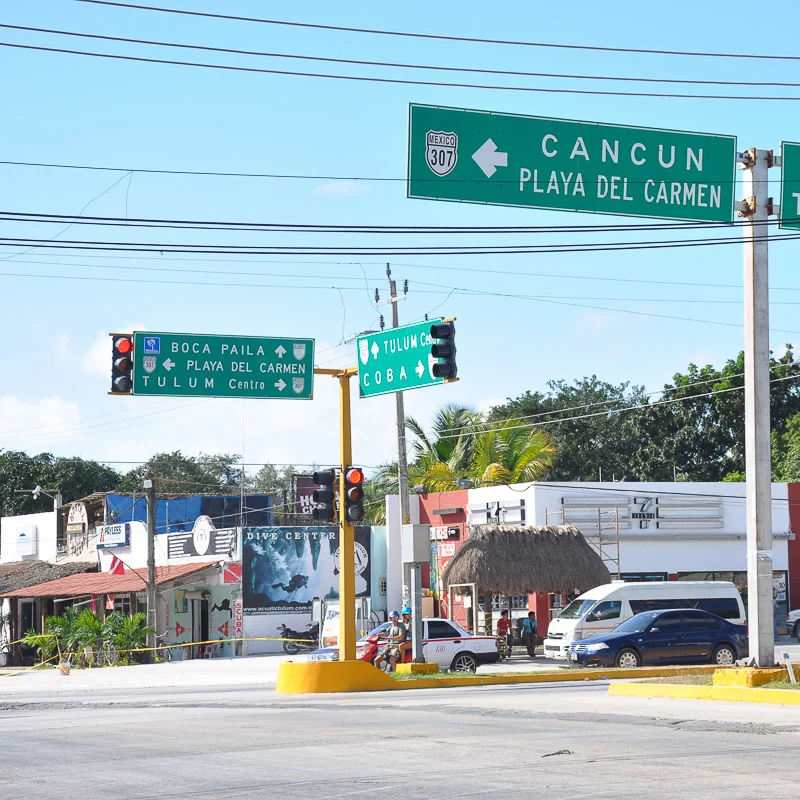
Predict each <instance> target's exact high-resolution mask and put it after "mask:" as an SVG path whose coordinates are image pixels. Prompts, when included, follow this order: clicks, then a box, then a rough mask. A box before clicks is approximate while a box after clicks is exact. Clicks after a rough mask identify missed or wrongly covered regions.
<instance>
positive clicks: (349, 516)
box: [344, 467, 364, 522]
mask: <svg viewBox="0 0 800 800" xmlns="http://www.w3.org/2000/svg"><path fill="white" fill-rule="evenodd" d="M344 518H345V519H346V520H347V521H348V522H361V520H362V519H364V470H362V469H359V468H358V467H347V469H346V470H345V472H344Z"/></svg>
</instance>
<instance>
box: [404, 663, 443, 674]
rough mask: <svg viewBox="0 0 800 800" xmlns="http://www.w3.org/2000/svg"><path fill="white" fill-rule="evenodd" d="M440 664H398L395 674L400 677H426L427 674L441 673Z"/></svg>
mask: <svg viewBox="0 0 800 800" xmlns="http://www.w3.org/2000/svg"><path fill="white" fill-rule="evenodd" d="M440 670H441V667H440V666H439V665H438V664H398V665H397V666H396V667H395V672H396V673H397V674H398V675H424V674H425V673H426V672H439V671H440Z"/></svg>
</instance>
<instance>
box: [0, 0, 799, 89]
mask: <svg viewBox="0 0 800 800" xmlns="http://www.w3.org/2000/svg"><path fill="white" fill-rule="evenodd" d="M77 1H78V2H90V1H92V2H93V0H77ZM0 47H11V48H15V49H18V50H34V51H38V52H42V53H60V54H64V55H73V56H87V57H90V58H105V59H113V60H117V61H131V62H139V63H143V64H168V65H170V66H177V67H196V68H200V69H212V70H223V71H228V72H249V73H258V74H262V75H288V76H292V77H296V78H318V79H326V80H338V81H355V82H357V83H382V84H394V85H399V86H441V87H446V88H450V89H487V90H491V91H499V92H534V93H538V94H575V95H593V96H597V97H653V98H661V99H667V98H674V99H682V100H743V101H746V102H753V101H756V100H758V101H769V102H775V101H778V102H796V101H798V100H800V96H798V95H784V96H778V95H736V94H690V93H679V92H620V91H611V90H608V89H557V88H545V87H542V86H498V85H495V84H482V83H457V82H446V81H423V80H412V79H410V78H380V77H375V76H367V75H339V74H331V73H325V72H300V71H297V70H284V69H266V68H264V67H244V66H237V65H234V64H207V63H204V62H200V61H178V60H176V59H166V58H146V57H144V56H128V55H122V54H121V53H95V52H91V51H89V50H74V49H71V48H65V47H44V46H42V45H32V44H21V43H19V42H0Z"/></svg>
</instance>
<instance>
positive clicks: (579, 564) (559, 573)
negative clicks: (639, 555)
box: [442, 525, 611, 595]
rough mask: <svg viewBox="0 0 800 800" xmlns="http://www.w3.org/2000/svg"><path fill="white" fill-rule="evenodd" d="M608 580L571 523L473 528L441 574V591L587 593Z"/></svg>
mask: <svg viewBox="0 0 800 800" xmlns="http://www.w3.org/2000/svg"><path fill="white" fill-rule="evenodd" d="M610 580H611V576H610V575H609V572H608V569H607V568H606V567H605V565H604V564H603V560H602V558H601V557H600V555H599V553H598V552H597V551H596V550H595V549H594V548H593V547H592V546H591V545H590V544H589V542H587V541H586V539H584V537H583V534H582V533H581V532H580V531H579V530H578V529H577V528H575V527H574V526H572V525H541V526H519V525H515V526H496V527H495V526H489V525H480V526H477V527H473V528H471V529H470V535H469V539H467V541H466V542H465V543H464V544H463V545H462V546H461V548H460V549H459V550H458V551H457V552H456V554H455V555H454V556H453V558H452V559H451V561H450V563H449V564H448V565H447V568H446V569H445V571H444V574H443V575H442V582H443V583H444V585H445V586H446V587H447V586H450V585H451V584H455V583H474V584H477V586H478V589H479V590H485V591H491V592H495V593H497V594H506V595H513V594H528V593H530V592H542V593H544V592H572V591H574V590H576V589H579V590H581V591H586V590H588V589H591V588H593V587H594V586H601V585H602V584H604V583H609V581H610Z"/></svg>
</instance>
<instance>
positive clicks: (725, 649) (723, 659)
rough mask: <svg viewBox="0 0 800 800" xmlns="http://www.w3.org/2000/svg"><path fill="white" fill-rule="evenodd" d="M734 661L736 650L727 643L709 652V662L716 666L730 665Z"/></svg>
mask: <svg viewBox="0 0 800 800" xmlns="http://www.w3.org/2000/svg"><path fill="white" fill-rule="evenodd" d="M734 661H736V651H735V650H734V649H733V648H732V647H731V646H730V645H729V644H721V645H720V646H719V647H716V648H715V649H714V652H713V653H712V654H711V663H712V664H716V665H717V666H718V667H730V666H731V665H732V664H733V663H734Z"/></svg>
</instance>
